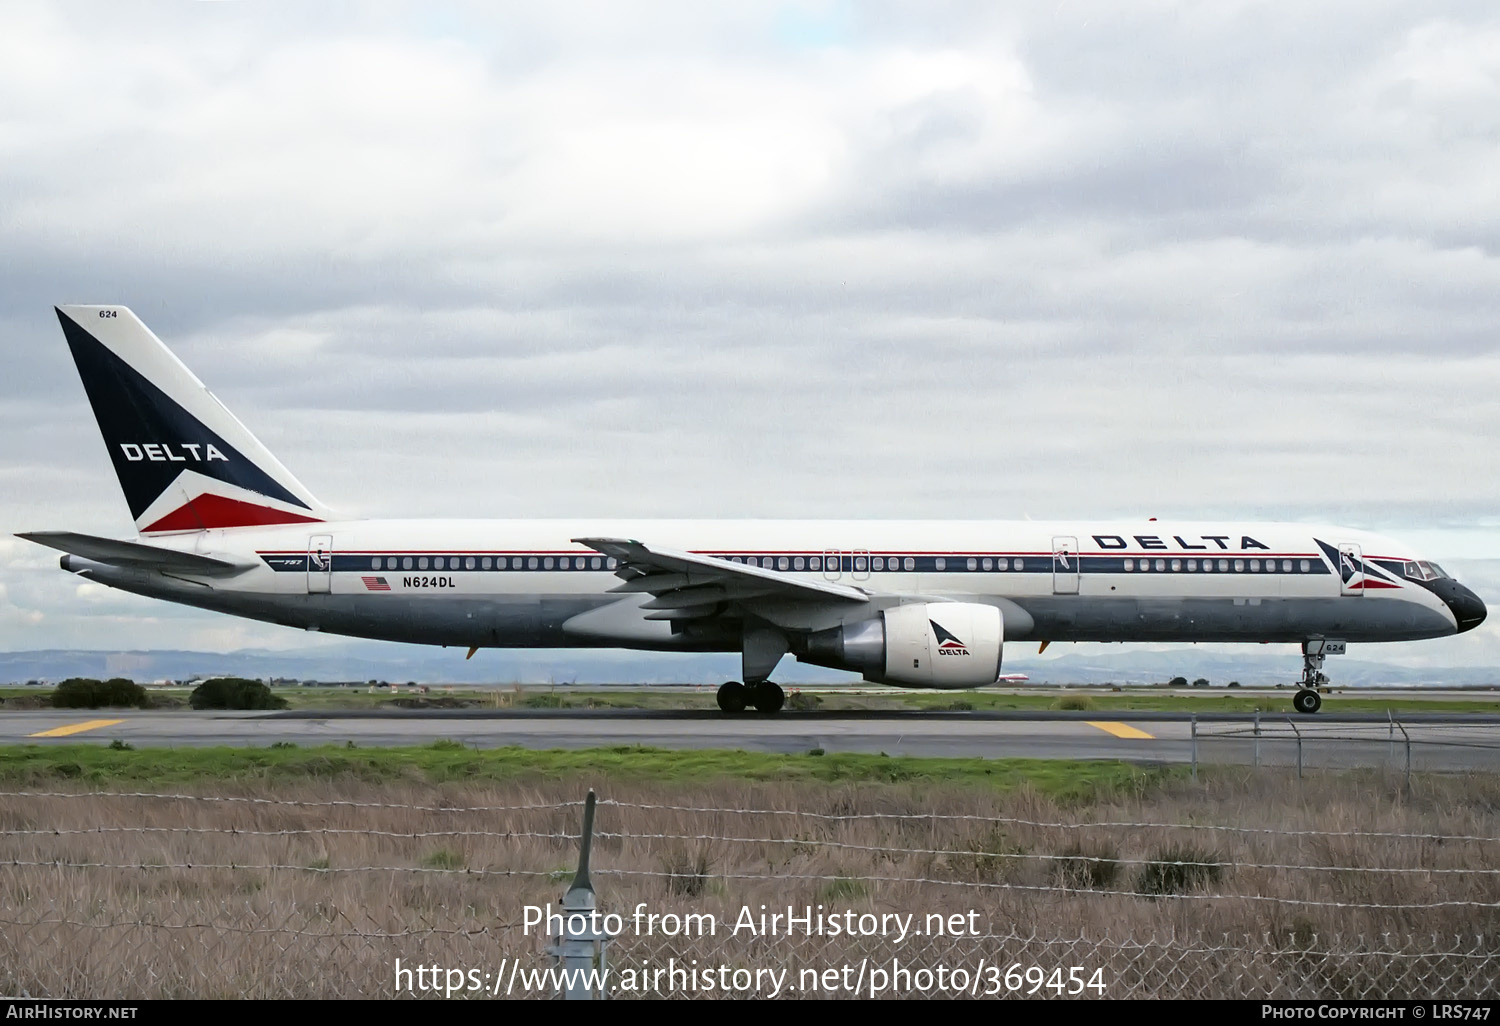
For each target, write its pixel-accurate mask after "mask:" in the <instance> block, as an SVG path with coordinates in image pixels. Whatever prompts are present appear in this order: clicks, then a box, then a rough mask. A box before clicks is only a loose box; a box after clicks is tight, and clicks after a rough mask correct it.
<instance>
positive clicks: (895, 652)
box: [798, 602, 1005, 688]
mask: <svg viewBox="0 0 1500 1026" xmlns="http://www.w3.org/2000/svg"><path fill="white" fill-rule="evenodd" d="M1004 641H1005V622H1004V618H1003V616H1002V615H1001V613H1000V610H999V608H998V607H996V606H986V605H980V604H979V603H976V602H914V603H912V604H911V605H905V606H892V607H891V608H890V609H887V610H885V611H884V612H882V613H881V614H880V616H879V617H876V618H874V619H870V620H861V621H860V622H859V623H852V624H845V625H844V626H842V627H834V628H832V629H831V630H826V631H818V632H817V633H816V634H813V635H811V636H810V637H809V638H808V639H807V647H806V651H803V652H799V653H798V658H799V659H802V660H803V661H805V662H809V663H817V664H818V665H820V666H832V667H835V668H837V669H841V670H858V671H859V672H860V673H863V674H864V675H865V679H866V680H871V681H874V682H876V683H878V684H905V685H908V686H910V687H919V688H978V687H983V686H984V685H986V684H993V683H994V682H995V680H996V678H998V677H999V676H1000V657H1001V650H1002V648H1003V646H1004Z"/></svg>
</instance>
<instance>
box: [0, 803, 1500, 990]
mask: <svg viewBox="0 0 1500 1026" xmlns="http://www.w3.org/2000/svg"><path fill="white" fill-rule="evenodd" d="M1473 783H1474V782H1473V781H1466V780H1459V779H1455V780H1452V781H1447V782H1445V781H1441V780H1435V781H1431V782H1425V781H1424V788H1423V789H1422V793H1426V794H1427V795H1428V798H1427V799H1425V800H1424V801H1421V802H1416V801H1392V800H1390V799H1388V798H1373V797H1371V798H1368V799H1367V800H1363V801H1359V800H1356V801H1355V802H1353V803H1349V802H1346V801H1345V799H1344V798H1342V797H1340V796H1339V795H1338V794H1336V793H1335V792H1336V791H1337V790H1338V788H1337V787H1335V786H1334V785H1332V784H1330V785H1329V787H1327V788H1325V789H1323V790H1322V791H1321V792H1319V796H1318V799H1317V800H1313V801H1309V800H1307V799H1306V797H1303V798H1299V799H1298V800H1297V801H1296V802H1290V801H1288V796H1287V794H1286V793H1284V792H1280V791H1275V790H1270V791H1266V792H1265V793H1263V794H1258V793H1253V792H1248V791H1247V790H1246V789H1245V788H1240V789H1238V790H1234V791H1229V790H1226V791H1223V792H1221V793H1217V794H1216V793H1214V792H1213V791H1212V790H1211V789H1207V788H1204V787H1201V786H1200V787H1199V788H1198V789H1196V790H1194V791H1192V792H1185V793H1184V795H1183V796H1178V797H1177V799H1176V800H1174V801H1171V802H1163V803H1161V804H1151V803H1146V804H1142V803H1138V802H1132V801H1130V800H1128V799H1121V800H1120V801H1119V802H1117V803H1115V804H1113V805H1107V804H1098V803H1095V804H1092V805H1089V806H1087V807H1082V806H1079V807H1069V806H1068V805H1067V804H1066V803H1058V802H1054V801H1051V800H1048V799H1044V798H1041V797H1039V796H1038V795H1036V794H1035V793H1028V792H1025V791H1023V792H1021V793H1008V794H1004V795H990V796H976V795H973V794H971V793H957V792H951V793H950V792H945V791H942V790H941V789H939V788H930V789H926V791H925V792H924V789H922V788H912V789H909V790H908V791H905V792H901V793H899V794H895V795H893V794H892V792H890V791H889V789H885V790H881V789H860V788H825V789H822V790H819V791H810V790H804V791H801V792H798V793H795V794H794V793H793V792H790V791H787V790H786V789H781V790H778V789H776V788H775V787H764V788H758V789H757V788H755V787H750V786H745V787H736V788H731V789H729V793H725V794H723V795H721V796H719V797H718V798H717V799H716V802H715V803H713V804H703V805H686V804H673V803H671V800H670V798H668V797H666V796H664V795H656V794H650V793H645V794H642V793H640V789H632V788H629V787H626V786H623V785H622V786H621V787H619V788H617V789H615V793H616V794H619V795H621V796H622V797H618V798H611V797H609V796H608V795H606V797H605V799H604V800H603V801H602V802H601V803H600V807H599V809H598V817H597V822H596V825H595V831H594V833H593V859H592V874H591V875H592V878H593V884H594V888H595V890H596V891H597V899H598V906H599V910H600V912H601V913H603V914H604V916H608V917H613V918H612V919H601V921H600V922H601V925H603V926H606V927H607V929H608V932H610V933H611V934H613V935H614V939H613V940H612V941H611V942H610V943H609V944H608V945H607V946H606V948H605V953H606V962H605V965H606V966H607V968H608V970H609V972H608V976H607V978H606V980H605V984H604V989H605V990H606V991H607V992H608V993H609V995H610V996H611V997H615V998H627V997H631V996H636V995H643V996H655V997H659V996H681V997H722V996H730V997H756V996H759V997H772V996H774V997H849V996H861V997H883V996H896V997H913V996H924V995H925V996H933V997H959V996H971V997H996V996H1001V997H1004V996H1048V997H1052V996H1074V997H1087V998H1094V997H1101V996H1102V997H1136V998H1140V997H1161V998H1172V997H1189V998H1401V997H1425V996H1438V997H1447V998H1465V997H1467V998H1483V997H1488V998H1493V997H1495V996H1496V995H1497V994H1500V960H1497V958H1496V957H1495V952H1494V949H1493V948H1494V946H1493V942H1492V941H1491V940H1490V938H1492V937H1495V936H1497V935H1500V934H1497V927H1500V868H1497V866H1500V859H1497V858H1496V856H1497V854H1500V836H1497V832H1496V830H1495V829H1494V826H1495V824H1494V821H1493V817H1494V813H1493V812H1492V811H1491V810H1493V809H1495V808H1500V804H1497V802H1496V799H1497V797H1500V794H1497V793H1496V791H1495V787H1494V785H1493V784H1492V783H1488V784H1485V785H1483V786H1480V787H1477V788H1476V787H1475V786H1473ZM1351 787H1352V791H1351V793H1352V795H1354V796H1355V797H1356V798H1357V797H1358V795H1359V793H1360V791H1359V787H1360V785H1359V784H1358V782H1355V783H1354V784H1352V785H1351ZM346 790H347V789H346ZM814 795H816V798H814V797H812V796H814ZM580 804H581V803H580V802H578V801H577V800H576V799H573V798H568V797H567V796H565V795H563V794H562V793H561V792H560V791H558V790H555V789H554V790H553V791H551V792H544V791H539V792H538V793H533V794H525V795H517V794H516V793H515V792H513V791H512V792H510V793H502V792H476V791H474V790H472V789H471V790H470V791H468V792H463V793H459V792H454V791H442V790H438V791H436V792H434V791H432V790H430V789H421V788H417V787H415V786H398V787H394V788H384V789H381V788H374V787H367V788H362V789H359V788H356V789H354V792H353V793H345V794H342V795H339V796H333V795H331V794H330V793H329V792H328V791H326V790H325V791H321V792H319V791H313V790H309V789H303V791H302V793H300V794H295V795H284V796H281V797H277V798H267V797H262V796H255V795H249V794H239V795H226V794H208V793H191V792H186V791H185V792H183V793H179V794H165V793H129V794H127V793H117V792H110V793H104V792H86V791H81V790H80V791H65V790H50V791H42V790H36V791H16V792H10V793H7V794H4V795H0V851H3V853H4V855H3V862H4V863H6V864H8V865H7V868H6V869H5V872H4V873H3V874H0V991H3V992H4V993H5V994H6V995H9V996H16V997H48V998H84V997H112V998H160V997H207V998H213V997H259V998H282V997H313V998H326V997H393V996H412V997H424V996H425V997H432V996H438V997H454V998H457V997H471V998H476V997H492V996H501V997H549V996H552V995H554V994H555V993H557V992H558V991H559V990H560V989H563V988H564V987H565V986H566V984H567V981H566V980H564V979H561V978H560V977H559V976H558V975H557V971H558V965H559V963H558V961H557V960H556V959H554V958H553V957H552V955H551V954H549V950H550V948H551V945H552V944H553V938H552V937H551V936H549V934H555V933H557V932H558V929H557V923H556V921H552V922H549V921H548V917H549V916H553V915H557V914H558V913H559V912H560V907H559V899H560V897H561V895H562V892H563V891H564V890H565V889H566V888H567V887H568V884H569V881H570V880H572V878H573V873H574V869H575V867H576V864H577V861H576V860H577V855H578V847H579V829H580V827H579V824H580V822H581V819H582V810H581V808H580ZM809 806H812V807H809ZM1169 814H1170V815H1169ZM1271 823H1276V824H1277V825H1276V826H1271V825H1269V824H1271Z"/></svg>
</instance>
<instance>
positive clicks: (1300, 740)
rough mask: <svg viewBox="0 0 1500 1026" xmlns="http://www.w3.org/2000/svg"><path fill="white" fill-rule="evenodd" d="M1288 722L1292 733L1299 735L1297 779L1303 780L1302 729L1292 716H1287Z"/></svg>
mask: <svg viewBox="0 0 1500 1026" xmlns="http://www.w3.org/2000/svg"><path fill="white" fill-rule="evenodd" d="M1286 723H1287V726H1289V727H1291V728H1292V733H1293V734H1296V735H1297V779H1298V780H1301V779H1302V731H1300V730H1298V729H1297V725H1296V724H1295V723H1293V722H1292V718H1291V717H1290V716H1288V717H1287V718H1286Z"/></svg>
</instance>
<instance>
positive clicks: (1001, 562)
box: [995, 559, 1010, 570]
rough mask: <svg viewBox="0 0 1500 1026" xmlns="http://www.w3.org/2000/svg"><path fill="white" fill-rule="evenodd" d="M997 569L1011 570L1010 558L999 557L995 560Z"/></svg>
mask: <svg viewBox="0 0 1500 1026" xmlns="http://www.w3.org/2000/svg"><path fill="white" fill-rule="evenodd" d="M995 569H996V570H1009V569H1010V560H1009V559H997V560H995Z"/></svg>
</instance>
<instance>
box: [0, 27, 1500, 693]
mask: <svg viewBox="0 0 1500 1026" xmlns="http://www.w3.org/2000/svg"><path fill="white" fill-rule="evenodd" d="M0 25H3V31H0V345H3V347H4V349H3V352H4V355H5V362H6V372H5V373H4V374H3V375H0V532H3V533H0V649H6V650H15V649H33V648H53V647H81V648H113V647H122V648H124V647H128V648H202V649H228V648H239V647H247V646H248V647H271V648H275V647H295V646H302V645H306V644H308V638H307V636H305V635H303V634H300V633H298V632H295V631H291V630H288V629H286V628H279V627H272V626H267V625H259V624H252V623H248V622H242V621H237V620H232V619H229V618H226V617H222V616H217V615H215V614H209V613H199V612H195V611H192V610H186V609H178V608H175V607H171V606H167V605H164V604H161V603H155V602H151V601H149V600H145V599H140V598H136V597H133V596H128V595H123V594H120V593H115V592H111V591H108V590H107V589H102V588H99V587H98V586H96V585H90V584H87V583H82V584H80V583H79V582H78V581H77V580H75V579H73V578H71V577H69V576H67V575H65V574H63V573H61V572H60V571H59V570H58V569H57V566H56V558H55V553H52V552H51V551H50V550H45V549H41V548H38V547H36V546H33V545H30V544H27V543H25V542H22V541H20V540H17V539H14V538H12V537H11V534H12V533H13V532H15V531H23V530H42V529H71V530H79V531H85V532H91V533H98V534H106V535H113V536H117V537H123V536H128V535H129V534H130V533H131V523H130V520H129V516H128V513H127V511H126V508H125V504H124V501H123V499H122V497H121V495H120V493H119V490H118V487H117V486H116V484H115V481H114V479H113V476H112V473H111V471H110V467H109V463H108V460H107V457H106V454H105V451H104V447H103V444H102V442H101V441H100V439H99V436H98V432H97V430H96V428H95V425H94V423H93V419H92V416H91V414H90V412H89V409H88V406H87V404H86V401H85V398H84V395H83V390H82V388H81V386H80V385H79V383H78V380H77V377H76V374H75V372H74V370H73V367H72V364H71V361H70V359H69V357H68V354H67V351H66V347H65V345H64V344H63V340H62V337H61V333H60V331H59V330H58V326H57V322H56V319H55V317H54V315H53V312H52V309H51V307H52V305H53V304H54V303H61V302H77V303H119V304H123V305H126V306H129V307H131V308H132V309H134V310H135V311H136V313H137V314H139V315H140V316H141V317H142V319H144V320H145V321H146V323H147V324H149V325H150V326H151V327H152V328H153V330H154V331H155V332H156V333H157V334H158V335H159V336H161V337H162V338H163V340H165V341H166V342H167V344H168V345H169V346H171V347H172V348H173V349H174V350H175V351H176V352H177V354H178V355H179V356H180V357H182V359H183V360H184V361H185V362H186V363H187V364H188V366H190V367H191V368H193V370H194V371H195V372H196V373H197V374H198V376H199V377H200V378H202V379H203V380H204V381H205V382H206V383H207V384H208V385H209V387H210V388H212V389H213V390H214V391H215V393H216V394H217V395H218V396H219V397H220V398H221V399H222V400H224V401H225V402H226V404H228V405H229V407H230V408H231V409H233V410H234V411H235V413H236V414H237V415H238V416H239V417H240V418H241V419H242V420H243V421H244V422H245V423H246V424H247V425H249V426H250V428H251V429H252V430H253V431H254V432H255V433H256V434H257V435H258V436H259V437H260V438H261V439H262V440H263V441H264V442H265V443H266V444H267V445H268V446H269V447H270V448H271V449H272V450H273V451H274V452H275V453H276V454H277V455H278V456H279V457H280V458H281V460H282V462H284V463H285V464H286V465H287V466H288V467H289V468H291V469H292V471H293V472H294V473H295V474H297V476H298V477H299V478H300V479H302V480H303V481H304V482H305V483H307V484H308V485H309V487H311V488H312V490H313V491H314V492H315V494H317V495H318V497H319V498H320V499H321V500H323V501H324V502H325V503H328V504H329V505H331V506H334V507H335V508H338V509H340V510H344V511H348V512H349V513H350V514H351V515H356V516H475V517H487V516H496V517H532V516H536V517H545V516H566V517H588V516H598V517H600V518H601V519H603V518H608V517H615V516H643V517H704V518H714V517H810V518H817V517H833V518H882V517H893V518H909V517H915V518H932V519H942V518H955V519H974V518H981V519H988V518H994V519H1020V518H1025V517H1032V518H1036V519H1042V518H1052V517H1056V518H1082V519H1094V518H1099V519H1104V518H1110V517H1140V518H1145V517H1148V516H1158V517H1161V518H1163V519H1166V518H1190V519H1212V518H1232V519H1241V520H1256V519H1267V520H1270V519H1285V520H1306V521H1313V522H1325V523H1326V522H1332V523H1338V524H1345V525H1348V526H1351V527H1360V528H1367V529H1371V530H1376V531H1381V532H1384V533H1389V534H1393V535H1396V536H1397V537H1400V538H1402V539H1407V540H1410V541H1411V542H1412V543H1413V545H1414V546H1415V547H1417V548H1419V549H1420V550H1422V551H1424V552H1425V554H1427V555H1428V556H1430V557H1431V558H1434V559H1437V560H1439V561H1440V562H1442V563H1443V565H1444V566H1445V567H1447V568H1448V569H1449V570H1450V571H1452V572H1454V573H1455V574H1456V575H1458V576H1459V577H1460V578H1461V579H1463V580H1465V581H1466V582H1467V583H1469V584H1471V585H1472V586H1473V587H1474V588H1475V589H1476V590H1477V591H1479V593H1480V594H1481V595H1482V596H1483V597H1485V599H1486V600H1487V601H1488V602H1489V603H1490V604H1491V605H1492V606H1496V605H1500V475H1497V470H1500V457H1497V456H1496V445H1495V443H1496V442H1497V440H1500V403H1497V402H1496V401H1495V397H1496V396H1497V395H1500V346H1497V342H1496V331H1497V325H1500V260H1497V246H1500V190H1497V189H1496V188H1495V184H1494V183H1495V182H1496V181H1497V180H1500V12H1496V10H1495V8H1494V6H1493V5H1492V4H1486V3H1482V2H1474V3H1442V2H1437V3H1431V4H1420V5H1416V4H1410V3H1392V2H1380V0H1361V2H1358V3H1354V2H1331V3H1310V4H1292V3H1287V2H1280V3H1258V2H1235V0H1225V2H1222V3H1215V4H1207V5H1205V4H1193V3H1171V2H1164V0H1161V2H1147V3H1140V4H1132V5H1121V4H1117V3H1108V2H1099V3H1090V2H1075V0H1061V2H1058V0H1050V2H1047V3H1035V4H1027V3H1018V4H1004V5H1000V4H993V3H973V4H966V3H928V4H912V3H906V4H882V3H858V4H855V3H833V2H830V3H807V4H784V5H778V4H774V3H756V4H736V3H716V4H701V3H680V4H674V3H662V4H655V3H637V4H628V5H624V4H611V3H599V4H592V3H559V4H547V5H539V4H517V5H507V4H491V3H484V4H473V5H467V4H442V3H388V4H381V3H357V4H353V3H351V4H340V3H328V4H319V5H308V4H300V3H298V4H293V3H287V4H276V3H256V4H197V5H142V6H137V5H121V4H113V3H100V4H88V3H64V4H24V3H12V4H6V5H5V6H4V7H3V8H0ZM663 543H665V544H670V539H664V540H663ZM1495 619H1500V617H1496V618H1495ZM1495 619H1492V621H1491V622H1490V623H1487V624H1486V625H1485V626H1484V627H1483V628H1481V629H1480V630H1478V631H1475V632H1472V633H1471V634H1470V635H1465V636H1463V637H1460V638H1453V639H1445V640H1439V641H1432V642H1423V643H1418V644H1415V645H1409V646H1399V651H1397V648H1398V646H1389V647H1386V646H1382V649H1388V650H1387V651H1382V652H1380V656H1383V657H1388V658H1390V659H1392V660H1393V661H1409V660H1419V661H1420V660H1431V661H1434V662H1435V663H1438V664H1442V665H1460V664H1462V665H1477V664H1481V663H1489V664H1492V665H1500V625H1497V624H1496V622H1495ZM1366 655H1367V656H1370V657H1374V653H1366Z"/></svg>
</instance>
